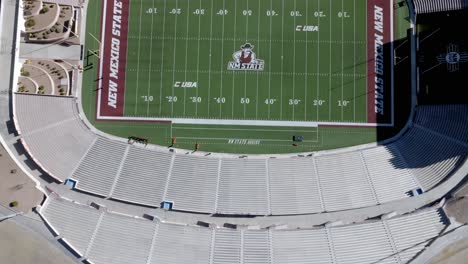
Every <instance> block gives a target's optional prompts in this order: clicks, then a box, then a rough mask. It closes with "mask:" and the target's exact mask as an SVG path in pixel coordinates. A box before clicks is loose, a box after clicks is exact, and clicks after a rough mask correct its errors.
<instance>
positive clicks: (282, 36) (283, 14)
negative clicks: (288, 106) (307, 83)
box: [280, 0, 286, 119]
mask: <svg viewBox="0 0 468 264" xmlns="http://www.w3.org/2000/svg"><path fill="white" fill-rule="evenodd" d="M284 1H285V0H282V2H281V15H282V16H281V85H280V88H281V89H280V98H281V104H280V119H283V68H284V41H283V40H284V16H285V15H286V14H285V13H284Z"/></svg>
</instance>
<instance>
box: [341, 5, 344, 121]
mask: <svg viewBox="0 0 468 264" xmlns="http://www.w3.org/2000/svg"><path fill="white" fill-rule="evenodd" d="M341 12H343V0H341ZM343 27H344V15H343V16H342V17H341V73H344V62H343V61H344V59H343V57H344V54H343V52H344V43H343V41H344V29H343ZM343 86H344V76H343V74H341V121H343V112H344V106H343V92H344V91H343V90H344V87H343Z"/></svg>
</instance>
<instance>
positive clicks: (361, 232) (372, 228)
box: [330, 221, 398, 264]
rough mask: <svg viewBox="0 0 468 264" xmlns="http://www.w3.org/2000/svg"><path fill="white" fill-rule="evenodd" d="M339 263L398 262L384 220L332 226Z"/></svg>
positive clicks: (332, 235)
mask: <svg viewBox="0 0 468 264" xmlns="http://www.w3.org/2000/svg"><path fill="white" fill-rule="evenodd" d="M330 237H331V240H332V241H333V249H334V251H335V261H336V262H337V263H354V264H362V263H376V260H378V263H389V264H390V263H398V260H397V259H396V258H395V257H396V256H395V255H394V254H393V253H394V251H393V248H392V245H391V242H390V237H389V235H388V234H387V232H386V230H385V227H384V222H383V221H377V222H373V223H365V224H358V225H349V226H344V227H336V228H330Z"/></svg>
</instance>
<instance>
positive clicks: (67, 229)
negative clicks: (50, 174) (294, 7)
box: [41, 198, 102, 256]
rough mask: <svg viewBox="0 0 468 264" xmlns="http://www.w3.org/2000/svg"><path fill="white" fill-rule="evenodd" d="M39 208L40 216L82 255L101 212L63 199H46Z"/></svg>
mask: <svg viewBox="0 0 468 264" xmlns="http://www.w3.org/2000/svg"><path fill="white" fill-rule="evenodd" d="M44 208H46V210H41V212H42V216H43V217H44V218H45V219H46V220H47V221H48V223H49V224H50V225H51V226H52V227H53V228H54V229H55V230H56V231H57V232H58V234H57V235H59V236H61V237H62V238H64V239H65V240H66V241H68V242H69V243H70V245H71V246H72V247H73V248H74V249H75V250H76V251H77V253H78V254H80V255H81V256H83V255H84V254H85V253H86V250H87V248H88V245H89V243H90V242H91V238H92V236H93V234H94V231H95V229H96V226H97V223H98V221H99V218H100V217H101V215H102V213H101V212H100V211H97V210H95V209H94V208H91V207H89V206H85V205H78V204H74V203H72V202H71V201H66V200H63V199H57V198H54V199H50V198H49V199H48V200H47V202H46V203H45V204H44Z"/></svg>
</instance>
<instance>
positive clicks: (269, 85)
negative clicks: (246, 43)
mask: <svg viewBox="0 0 468 264" xmlns="http://www.w3.org/2000/svg"><path fill="white" fill-rule="evenodd" d="M270 10H273V0H270ZM270 12H271V11H270ZM272 19H273V16H271V15H270V57H268V58H269V63H268V64H269V66H268V99H270V98H271V93H270V92H271V28H272V24H273V21H272ZM268 119H270V104H268Z"/></svg>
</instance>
